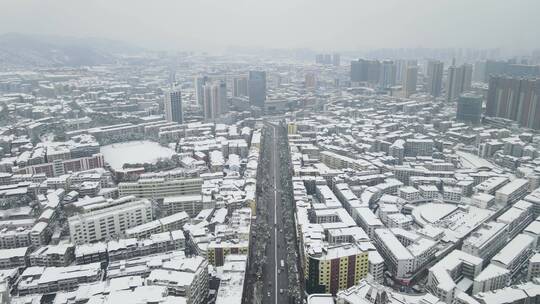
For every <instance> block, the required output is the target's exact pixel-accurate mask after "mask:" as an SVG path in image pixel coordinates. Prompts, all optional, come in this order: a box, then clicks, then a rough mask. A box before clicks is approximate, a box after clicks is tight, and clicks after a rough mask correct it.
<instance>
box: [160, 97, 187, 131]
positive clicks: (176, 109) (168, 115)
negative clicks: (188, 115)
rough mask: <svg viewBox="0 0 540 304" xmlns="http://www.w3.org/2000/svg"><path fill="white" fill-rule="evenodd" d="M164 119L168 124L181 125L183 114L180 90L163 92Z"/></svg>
mask: <svg viewBox="0 0 540 304" xmlns="http://www.w3.org/2000/svg"><path fill="white" fill-rule="evenodd" d="M164 109H165V119H166V120H167V121H169V122H176V123H179V124H181V123H183V122H184V114H183V112H182V93H181V92H180V89H171V90H167V91H165V101H164Z"/></svg>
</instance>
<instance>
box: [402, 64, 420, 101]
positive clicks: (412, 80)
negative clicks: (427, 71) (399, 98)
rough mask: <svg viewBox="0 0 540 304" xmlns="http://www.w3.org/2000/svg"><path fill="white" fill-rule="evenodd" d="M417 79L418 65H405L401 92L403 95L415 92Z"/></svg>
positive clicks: (407, 95) (406, 95)
mask: <svg viewBox="0 0 540 304" xmlns="http://www.w3.org/2000/svg"><path fill="white" fill-rule="evenodd" d="M417 81H418V66H414V65H410V66H407V70H406V72H405V80H404V82H403V93H404V96H405V97H409V96H411V95H412V94H414V93H415V92H416V83H417Z"/></svg>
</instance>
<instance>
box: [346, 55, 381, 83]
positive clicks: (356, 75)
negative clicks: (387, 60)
mask: <svg viewBox="0 0 540 304" xmlns="http://www.w3.org/2000/svg"><path fill="white" fill-rule="evenodd" d="M380 73H381V63H380V62H379V61H378V60H365V59H358V60H357V61H352V62H351V81H352V82H369V83H371V84H377V83H379V78H380Z"/></svg>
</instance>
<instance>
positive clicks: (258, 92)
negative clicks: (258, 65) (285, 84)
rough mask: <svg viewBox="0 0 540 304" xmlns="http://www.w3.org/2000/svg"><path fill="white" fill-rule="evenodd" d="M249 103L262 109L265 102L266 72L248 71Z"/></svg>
mask: <svg viewBox="0 0 540 304" xmlns="http://www.w3.org/2000/svg"><path fill="white" fill-rule="evenodd" d="M248 95H249V103H250V104H251V105H253V106H257V107H260V108H264V103H265V101H266V72H265V71H249V78H248Z"/></svg>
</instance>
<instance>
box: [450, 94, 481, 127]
mask: <svg viewBox="0 0 540 304" xmlns="http://www.w3.org/2000/svg"><path fill="white" fill-rule="evenodd" d="M481 118H482V96H480V95H475V94H472V93H463V94H461V96H459V100H458V103H457V111H456V120H458V121H463V122H468V123H472V124H479V123H480V120H481Z"/></svg>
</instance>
